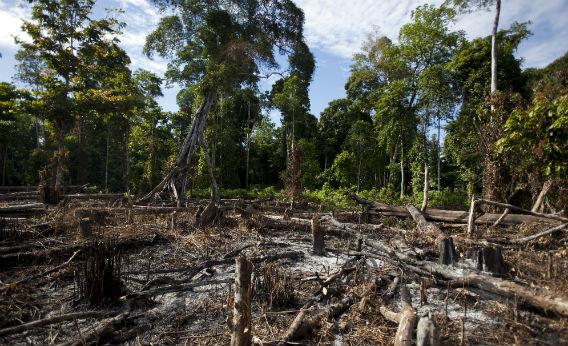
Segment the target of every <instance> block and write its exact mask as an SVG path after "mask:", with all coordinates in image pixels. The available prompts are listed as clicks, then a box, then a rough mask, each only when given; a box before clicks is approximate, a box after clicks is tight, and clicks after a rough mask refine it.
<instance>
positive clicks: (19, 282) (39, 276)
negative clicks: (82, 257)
mask: <svg viewBox="0 0 568 346" xmlns="http://www.w3.org/2000/svg"><path fill="white" fill-rule="evenodd" d="M79 252H81V250H77V251H75V253H73V255H72V256H71V257H70V258H69V259H68V260H67V261H66V262H65V263H62V264H60V265H58V266H56V267H53V268H51V269H50V270H47V271H45V272H43V273H39V274H36V275H32V276H29V277H27V278H24V279H21V280H19V281H16V282H14V283H11V284H7V286H4V287H10V286H13V285H21V284H25V283H28V282H30V281H32V280H35V279H39V278H42V277H44V276H47V275H49V274H51V273H54V272H56V271H58V270H59V269H61V268H63V267H66V266H67V265H68V264H69V263H71V261H73V259H74V258H75V256H77V254H78V253H79Z"/></svg>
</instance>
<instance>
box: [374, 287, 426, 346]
mask: <svg viewBox="0 0 568 346" xmlns="http://www.w3.org/2000/svg"><path fill="white" fill-rule="evenodd" d="M400 302H401V305H402V309H401V311H400V312H399V313H396V312H394V311H392V310H389V309H388V308H387V307H385V306H381V307H379V312H380V313H381V315H383V317H384V318H386V319H387V320H389V321H391V322H394V323H398V328H397V330H396V334H395V337H394V345H395V346H411V345H412V335H413V333H414V328H415V326H416V321H417V318H416V313H415V312H414V308H413V307H412V301H411V299H410V293H409V292H408V288H407V287H406V285H402V286H401V287H400Z"/></svg>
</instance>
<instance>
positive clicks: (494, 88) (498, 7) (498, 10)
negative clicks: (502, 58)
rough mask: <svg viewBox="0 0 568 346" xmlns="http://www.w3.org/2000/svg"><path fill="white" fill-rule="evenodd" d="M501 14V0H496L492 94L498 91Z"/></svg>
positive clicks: (492, 35) (492, 48)
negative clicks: (498, 36)
mask: <svg viewBox="0 0 568 346" xmlns="http://www.w3.org/2000/svg"><path fill="white" fill-rule="evenodd" d="M500 14H501V0H496V1H495V19H494V20H493V31H492V33H491V94H494V93H495V92H497V30H498V28H499V16H500Z"/></svg>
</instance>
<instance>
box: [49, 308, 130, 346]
mask: <svg viewBox="0 0 568 346" xmlns="http://www.w3.org/2000/svg"><path fill="white" fill-rule="evenodd" d="M127 316H128V312H123V313H121V314H120V315H118V316H115V317H111V318H107V319H105V320H102V321H101V322H99V323H97V324H96V325H95V326H94V327H93V329H91V330H88V331H82V332H80V336H79V337H77V338H75V340H73V341H68V342H63V343H60V344H59V345H57V346H81V345H85V344H87V345H88V344H90V343H91V342H93V341H95V340H98V339H99V338H100V336H101V335H102V334H104V333H107V332H109V331H110V330H111V328H114V326H115V325H118V324H120V323H121V322H122V321H123V320H124V319H125V318H126V317H127Z"/></svg>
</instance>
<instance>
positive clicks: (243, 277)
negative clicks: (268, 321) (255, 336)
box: [231, 256, 252, 346]
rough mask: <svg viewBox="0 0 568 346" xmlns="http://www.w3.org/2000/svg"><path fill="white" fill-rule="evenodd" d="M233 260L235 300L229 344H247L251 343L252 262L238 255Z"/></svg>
mask: <svg viewBox="0 0 568 346" xmlns="http://www.w3.org/2000/svg"><path fill="white" fill-rule="evenodd" d="M235 261H236V262H235V264H236V267H235V302H234V304H233V322H232V327H233V330H232V333H231V346H249V345H251V344H252V330H251V328H252V326H251V274H252V262H251V261H250V260H249V259H248V258H246V257H245V256H240V257H238V258H236V260H235Z"/></svg>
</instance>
